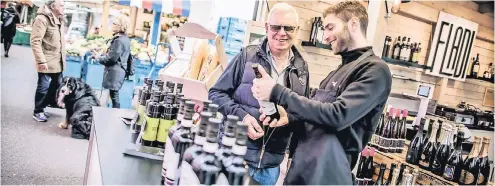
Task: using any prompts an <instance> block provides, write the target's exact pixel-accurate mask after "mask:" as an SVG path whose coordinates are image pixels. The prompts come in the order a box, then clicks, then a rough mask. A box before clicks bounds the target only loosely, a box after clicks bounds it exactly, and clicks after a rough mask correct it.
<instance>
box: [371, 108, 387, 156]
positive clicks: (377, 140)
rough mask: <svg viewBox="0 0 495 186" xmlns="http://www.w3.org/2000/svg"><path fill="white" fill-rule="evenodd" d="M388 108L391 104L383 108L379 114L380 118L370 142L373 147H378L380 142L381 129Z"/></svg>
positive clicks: (385, 119)
mask: <svg viewBox="0 0 495 186" xmlns="http://www.w3.org/2000/svg"><path fill="white" fill-rule="evenodd" d="M390 108H392V106H391V105H388V106H387V107H386V108H384V109H383V111H382V114H381V115H380V119H379V120H378V126H377V127H376V130H375V134H373V135H372V137H371V142H372V143H371V144H372V145H371V147H373V148H378V145H379V144H380V139H381V135H382V130H383V127H384V126H385V123H386V121H387V116H388V114H387V111H388V110H389V109H390Z"/></svg>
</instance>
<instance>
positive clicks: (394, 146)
mask: <svg viewBox="0 0 495 186" xmlns="http://www.w3.org/2000/svg"><path fill="white" fill-rule="evenodd" d="M400 112H401V110H400V109H396V110H395V116H394V122H393V125H392V135H391V138H390V141H391V143H390V148H389V151H388V152H389V153H395V152H397V151H398V146H399V143H400V142H399V126H400V121H401V120H402V115H401V114H400Z"/></svg>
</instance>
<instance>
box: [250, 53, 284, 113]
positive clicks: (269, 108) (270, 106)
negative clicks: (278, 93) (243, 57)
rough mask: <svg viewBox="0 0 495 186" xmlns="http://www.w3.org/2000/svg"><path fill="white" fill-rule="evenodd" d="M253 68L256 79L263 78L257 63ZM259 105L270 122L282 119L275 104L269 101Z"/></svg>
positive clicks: (261, 102)
mask: <svg viewBox="0 0 495 186" xmlns="http://www.w3.org/2000/svg"><path fill="white" fill-rule="evenodd" d="M252 68H253V70H254V74H255V75H256V78H257V79H259V78H261V73H260V71H259V69H258V68H260V65H258V64H257V63H253V65H252ZM261 68H263V67H261ZM259 103H260V107H261V110H262V112H263V114H265V115H266V116H267V117H270V121H269V122H272V121H273V120H275V119H277V120H279V119H280V113H279V112H278V108H277V106H276V105H275V104H274V103H272V102H268V101H260V102H259Z"/></svg>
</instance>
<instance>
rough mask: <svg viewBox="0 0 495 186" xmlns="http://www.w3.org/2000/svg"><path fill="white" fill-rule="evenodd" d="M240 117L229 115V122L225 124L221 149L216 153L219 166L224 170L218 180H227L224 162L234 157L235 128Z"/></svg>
mask: <svg viewBox="0 0 495 186" xmlns="http://www.w3.org/2000/svg"><path fill="white" fill-rule="evenodd" d="M238 121H239V117H237V116H234V115H228V116H227V120H226V121H225V124H224V131H223V136H222V142H221V145H220V149H219V150H218V151H217V152H216V153H215V156H216V157H217V162H216V163H217V164H218V166H219V167H221V168H222V170H221V172H220V174H219V175H218V180H227V174H225V173H226V168H227V167H225V166H223V163H222V162H223V160H224V159H227V158H229V157H230V156H231V155H232V146H234V144H235V140H236V138H235V127H236V126H237V122H238Z"/></svg>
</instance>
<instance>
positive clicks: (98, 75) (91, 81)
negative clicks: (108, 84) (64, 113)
mask: <svg viewBox="0 0 495 186" xmlns="http://www.w3.org/2000/svg"><path fill="white" fill-rule="evenodd" d="M83 68H84V69H85V73H84V76H83V80H84V81H85V82H86V83H87V84H88V85H89V86H90V87H91V88H93V89H102V88H103V87H102V86H103V73H104V69H105V67H104V66H103V65H101V64H98V63H93V62H92V60H85V61H84V67H83Z"/></svg>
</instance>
